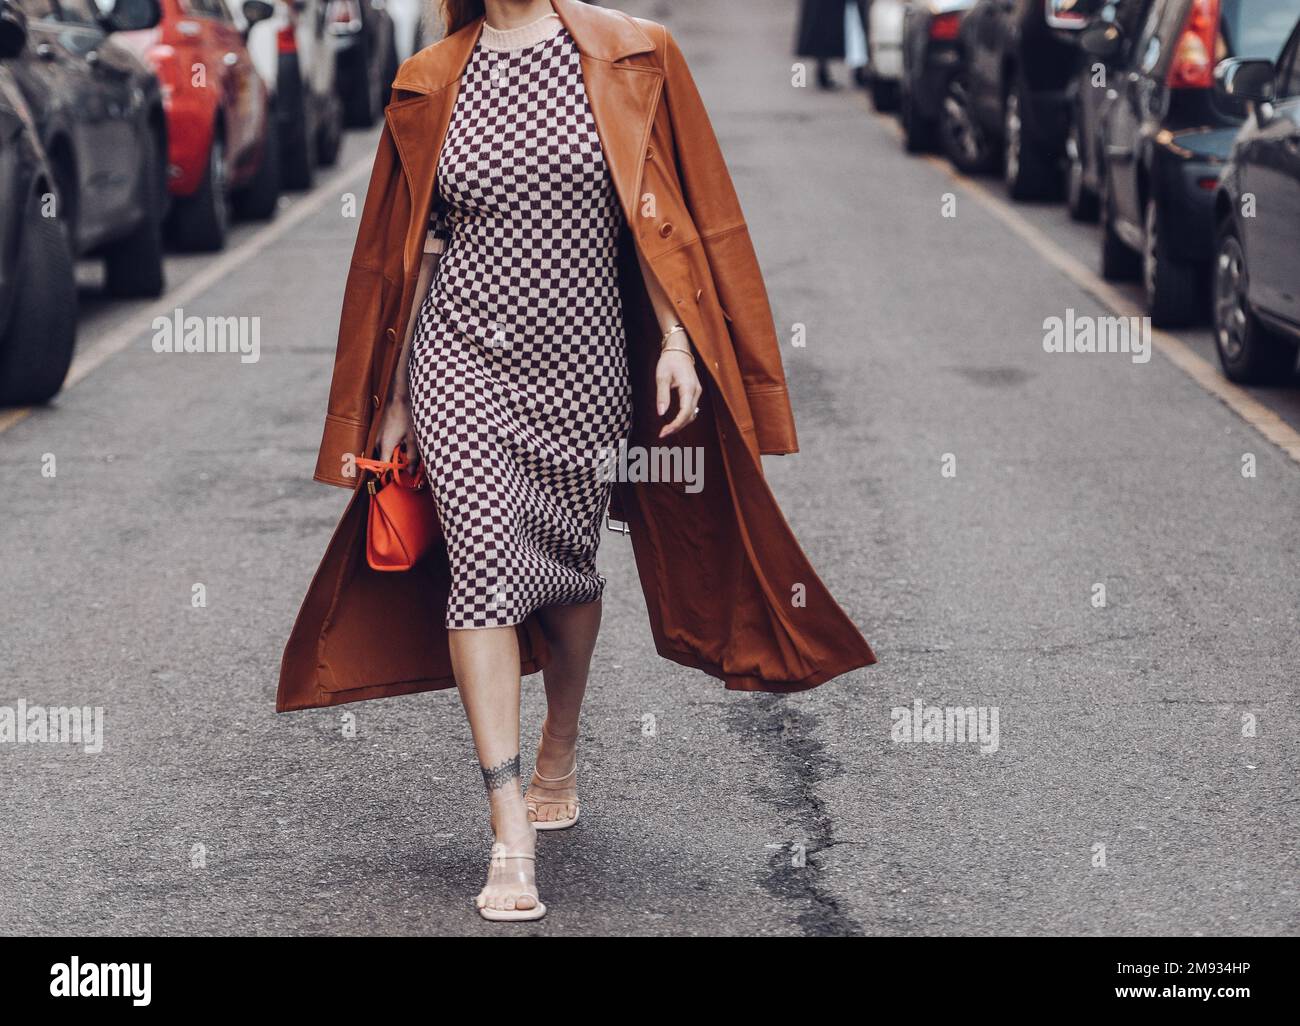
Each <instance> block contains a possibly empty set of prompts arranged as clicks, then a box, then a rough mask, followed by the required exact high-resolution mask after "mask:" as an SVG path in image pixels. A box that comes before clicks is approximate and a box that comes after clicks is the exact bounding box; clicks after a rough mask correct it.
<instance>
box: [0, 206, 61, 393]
mask: <svg viewBox="0 0 1300 1026" xmlns="http://www.w3.org/2000/svg"><path fill="white" fill-rule="evenodd" d="M15 270H16V273H15V275H14V279H15V280H14V283H13V284H14V305H13V309H12V310H11V311H10V316H9V324H8V326H7V327H6V328H5V329H4V330H3V331H2V332H0V403H3V404H27V403H43V402H45V401H46V400H48V399H50V398H51V397H52V396H54V395H55V394H57V393H58V391H59V389H60V388H61V387H63V379H64V378H66V377H67V376H68V367H69V365H70V364H71V363H72V351H73V348H74V347H75V346H76V341H77V278H76V265H75V264H74V262H73V259H72V249H71V246H70V244H69V242H68V238H67V228H66V226H65V225H64V223H63V221H62V219H60V218H56V217H44V216H42V210H41V194H40V192H39V191H33V193H32V196H31V197H30V198H29V199H28V201H27V210H26V212H25V216H24V217H23V228H22V242H21V248H20V250H19V252H18V259H17V263H16V268H15Z"/></svg>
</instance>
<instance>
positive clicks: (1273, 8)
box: [1218, 0, 1300, 61]
mask: <svg viewBox="0 0 1300 1026" xmlns="http://www.w3.org/2000/svg"><path fill="white" fill-rule="evenodd" d="M1297 16H1300V6H1297V4H1296V0H1222V5H1221V7H1220V11H1219V45H1220V47H1221V48H1223V51H1224V52H1221V53H1220V54H1218V56H1219V57H1220V58H1223V57H1264V58H1267V59H1268V60H1271V61H1272V60H1277V56H1278V54H1279V53H1280V52H1281V50H1282V46H1283V44H1284V43H1285V42H1286V41H1287V37H1289V36H1290V35H1291V30H1292V29H1293V28H1295V25H1296V18H1297Z"/></svg>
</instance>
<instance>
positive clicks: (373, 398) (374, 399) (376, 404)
mask: <svg viewBox="0 0 1300 1026" xmlns="http://www.w3.org/2000/svg"><path fill="white" fill-rule="evenodd" d="M370 401H371V402H373V403H374V404H375V409H379V396H377V395H372V396H371V397H370Z"/></svg>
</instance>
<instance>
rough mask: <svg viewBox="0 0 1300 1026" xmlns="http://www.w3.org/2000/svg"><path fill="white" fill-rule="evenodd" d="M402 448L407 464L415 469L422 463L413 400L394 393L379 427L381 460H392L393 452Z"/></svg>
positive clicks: (379, 456)
mask: <svg viewBox="0 0 1300 1026" xmlns="http://www.w3.org/2000/svg"><path fill="white" fill-rule="evenodd" d="M399 447H400V448H401V449H402V450H403V451H405V453H406V459H407V462H408V463H409V464H410V465H411V466H412V467H414V466H415V465H416V464H417V463H419V462H420V450H419V447H418V446H417V445H416V443H415V425H414V423H413V422H412V420H411V399H410V397H409V396H406V395H398V394H396V393H394V394H393V395H392V396H391V397H390V398H389V400H388V405H387V406H386V407H385V408H384V414H383V421H382V422H381V423H380V425H379V452H378V454H377V455H378V458H379V459H381V460H387V459H391V458H392V455H393V450H394V449H397V448H399Z"/></svg>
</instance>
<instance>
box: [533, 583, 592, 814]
mask: <svg viewBox="0 0 1300 1026" xmlns="http://www.w3.org/2000/svg"><path fill="white" fill-rule="evenodd" d="M600 615H601V604H600V602H599V600H597V601H596V602H588V603H585V604H584V605H579V606H549V607H547V608H545V609H540V610H538V616H539V617H540V618H541V621H542V628H543V630H545V632H546V639H547V641H548V642H549V644H550V648H551V659H550V662H549V663H548V664H547V666H546V669H545V670H544V671H543V673H542V679H543V681H544V682H545V685H546V722H545V723H544V724H543V726H542V739H541V742H540V744H539V745H538V748H537V763H536V770H537V776H536V777H534V779H533V782H532V784H531V785H530V786H529V789H528V794H529V797H530V798H532V799H533V800H534V802H535V804H536V805H537V811H536V818H537V821H538V822H539V823H541V822H549V821H558V820H568V819H572V818H573V816H574V815H576V812H577V801H578V787H577V777H576V774H575V773H574V770H575V769H576V767H577V744H578V719H579V716H580V715H581V712H582V699H583V696H584V695H585V694H586V691H587V678H588V675H589V673H590V671H591V656H592V653H593V652H594V651H595V649H596V635H597V634H598V633H599V631H600ZM538 778H547V779H538Z"/></svg>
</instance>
